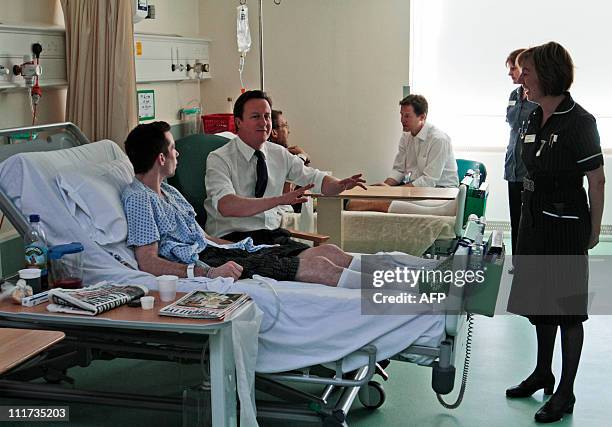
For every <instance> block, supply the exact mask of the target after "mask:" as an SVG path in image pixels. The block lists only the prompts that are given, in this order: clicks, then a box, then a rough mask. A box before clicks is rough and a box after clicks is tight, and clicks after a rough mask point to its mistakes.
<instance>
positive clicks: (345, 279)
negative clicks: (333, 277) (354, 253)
mask: <svg viewBox="0 0 612 427" xmlns="http://www.w3.org/2000/svg"><path fill="white" fill-rule="evenodd" d="M337 287H338V288H347V289H361V274H360V273H358V272H357V271H353V270H349V269H348V268H345V269H343V270H342V274H341V275H340V279H339V280H338V286H337Z"/></svg>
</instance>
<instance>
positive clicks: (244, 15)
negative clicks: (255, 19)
mask: <svg viewBox="0 0 612 427" xmlns="http://www.w3.org/2000/svg"><path fill="white" fill-rule="evenodd" d="M237 9H238V16H237V22H236V40H237V42H238V52H240V53H241V54H245V53H247V52H248V51H249V49H251V32H250V31H249V8H248V7H247V6H246V5H242V6H238V7H237Z"/></svg>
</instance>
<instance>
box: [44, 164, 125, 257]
mask: <svg viewBox="0 0 612 427" xmlns="http://www.w3.org/2000/svg"><path fill="white" fill-rule="evenodd" d="M133 179H134V169H133V167H132V164H131V163H130V161H129V160H127V159H118V160H113V161H110V162H104V163H99V164H96V163H87V164H85V165H83V167H81V168H79V169H77V170H74V169H72V170H69V169H65V170H62V171H60V173H59V174H58V175H57V177H56V182H57V185H58V187H59V189H60V193H61V194H62V197H63V199H64V203H65V204H66V207H67V208H68V210H69V211H70V213H71V214H72V215H73V216H74V217H75V218H76V220H77V222H78V223H79V225H80V226H81V227H82V228H83V230H85V231H87V232H88V233H89V235H90V237H91V239H92V240H93V241H95V242H96V243H98V244H99V245H109V244H115V243H121V242H125V241H126V239H127V220H126V218H125V212H124V211H123V204H122V203H121V192H122V191H123V189H124V188H125V187H126V186H127V185H128V184H130V183H131V182H132V180H133Z"/></svg>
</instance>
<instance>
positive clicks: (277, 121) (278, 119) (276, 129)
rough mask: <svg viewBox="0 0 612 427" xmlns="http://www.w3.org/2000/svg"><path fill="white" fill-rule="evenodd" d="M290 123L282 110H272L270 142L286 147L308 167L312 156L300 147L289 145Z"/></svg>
mask: <svg viewBox="0 0 612 427" xmlns="http://www.w3.org/2000/svg"><path fill="white" fill-rule="evenodd" d="M290 133H291V132H290V131H289V123H288V122H287V119H286V118H285V117H284V116H283V112H282V111H281V110H272V131H271V132H270V138H269V140H270V142H273V143H275V144H278V145H280V146H281V147H285V148H286V149H287V150H288V151H289V152H290V153H291V154H293V155H294V156H298V157H299V158H300V159H302V161H303V162H304V164H305V165H306V166H309V165H310V156H309V155H308V153H306V151H304V149H303V148H302V147H300V146H298V145H289V134H290Z"/></svg>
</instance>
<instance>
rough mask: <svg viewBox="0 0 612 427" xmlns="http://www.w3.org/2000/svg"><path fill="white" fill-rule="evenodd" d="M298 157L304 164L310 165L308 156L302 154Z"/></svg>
mask: <svg viewBox="0 0 612 427" xmlns="http://www.w3.org/2000/svg"><path fill="white" fill-rule="evenodd" d="M297 156H298V157H299V158H300V159H301V160H302V161H303V162H304V164H306V163H308V156H307V155H306V154H304V153H300V154H298V155H297Z"/></svg>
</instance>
